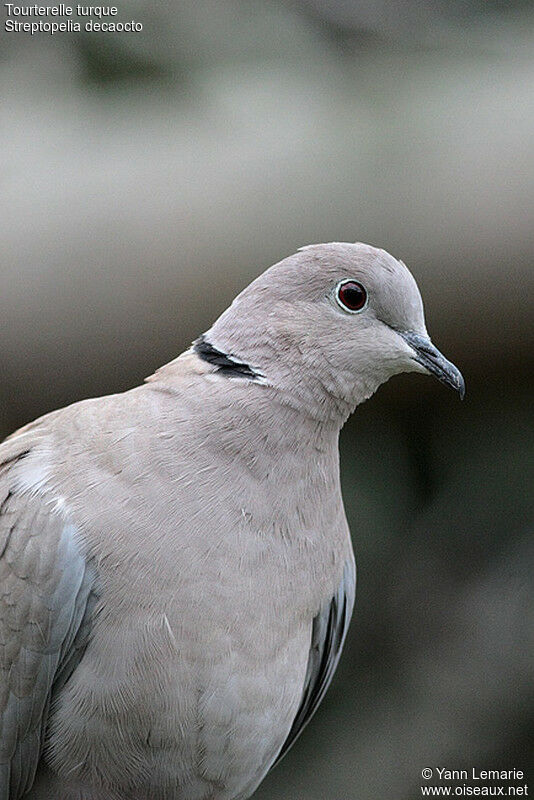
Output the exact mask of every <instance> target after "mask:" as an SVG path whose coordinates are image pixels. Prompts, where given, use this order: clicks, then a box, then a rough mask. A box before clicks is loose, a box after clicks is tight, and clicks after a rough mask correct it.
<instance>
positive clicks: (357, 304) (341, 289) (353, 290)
mask: <svg viewBox="0 0 534 800" xmlns="http://www.w3.org/2000/svg"><path fill="white" fill-rule="evenodd" d="M336 300H337V302H338V304H339V305H340V306H341V308H342V309H343V311H349V312H350V313H351V314H356V313H357V312H358V311H363V309H364V308H365V306H366V305H367V292H366V291H365V288H364V287H363V286H362V285H361V283H358V281H341V283H338V285H337V286H336Z"/></svg>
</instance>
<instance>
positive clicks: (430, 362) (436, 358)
mask: <svg viewBox="0 0 534 800" xmlns="http://www.w3.org/2000/svg"><path fill="white" fill-rule="evenodd" d="M400 335H401V336H402V338H403V339H404V340H405V341H406V342H407V343H408V344H409V345H410V347H411V348H412V350H413V352H414V355H413V360H414V361H416V362H417V363H418V364H420V365H421V366H422V367H424V368H425V369H426V371H427V372H429V373H430V374H431V375H435V376H436V378H437V379H438V380H439V381H441V382H442V383H445V384H447V386H452V388H453V389H456V391H457V392H458V393H459V394H460V397H461V398H462V400H463V398H464V395H465V381H464V379H463V376H462V373H461V372H460V370H459V369H458V368H457V367H455V366H454V364H452V363H451V362H450V361H448V360H447V359H446V358H445V356H444V355H442V353H440V351H439V350H438V349H437V347H434V345H433V344H432V342H431V341H430V339H429V338H428V337H427V336H423V335H422V334H420V333H414V332H412V331H404V332H402V333H401V334H400Z"/></svg>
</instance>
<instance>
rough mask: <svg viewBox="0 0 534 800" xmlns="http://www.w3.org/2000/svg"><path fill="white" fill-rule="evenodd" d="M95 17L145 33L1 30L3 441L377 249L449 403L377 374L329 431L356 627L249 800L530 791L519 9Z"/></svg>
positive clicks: (439, 394)
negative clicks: (340, 424)
mask: <svg viewBox="0 0 534 800" xmlns="http://www.w3.org/2000/svg"><path fill="white" fill-rule="evenodd" d="M118 7H119V15H118V17H117V19H119V20H122V21H128V20H130V19H132V18H133V19H135V20H137V21H140V22H142V24H143V31H142V32H141V33H135V34H128V33H120V34H110V33H106V34H96V33H92V34H88V33H82V34H78V35H76V34H73V33H64V34H56V35H55V36H50V35H49V34H46V33H41V34H38V35H36V36H30V35H29V34H24V33H5V31H4V30H3V27H4V24H3V23H4V18H3V19H2V33H1V34H0V87H1V105H0V136H1V143H2V144H1V148H0V199H1V214H0V230H1V248H0V270H1V276H2V284H1V286H2V290H1V292H0V331H1V333H0V370H1V376H2V378H1V381H0V432H1V433H2V434H7V433H9V432H10V431H12V430H13V429H14V428H16V427H18V426H20V425H22V424H24V423H25V422H27V421H29V420H30V419H32V418H33V417H35V416H37V415H40V414H43V413H45V412H46V411H49V410H51V409H53V408H55V407H58V406H60V405H65V404H68V403H71V402H73V401H76V400H79V399H81V398H84V397H87V396H91V395H98V394H107V393H110V392H115V391H121V390H124V389H127V388H129V387H131V386H133V385H135V384H137V383H139V382H141V381H142V379H143V378H144V377H145V376H146V375H148V374H150V373H151V372H152V371H154V370H155V369H156V367H158V366H159V365H160V364H162V363H164V362H166V361H168V360H170V359H172V358H173V357H174V356H175V355H177V354H178V353H179V352H180V351H181V350H182V349H183V348H185V347H186V346H187V345H188V343H189V342H190V341H191V340H192V339H193V338H194V337H196V336H197V335H198V334H199V333H200V332H201V331H203V330H204V329H206V328H207V327H208V326H209V324H210V322H211V321H212V320H213V319H214V317H215V316H216V315H218V314H219V313H220V312H221V311H222V310H223V309H224V308H225V307H226V305H227V304H228V303H229V301H230V300H231V299H232V297H233V296H234V295H235V293H236V292H237V291H239V290H240V289H241V288H242V287H243V286H244V285H245V284H246V283H248V282H249V280H250V279H252V278H253V277H255V276H256V275H257V274H258V273H259V272H260V271H262V270H263V269H264V268H265V267H267V266H268V265H269V264H271V263H273V262H275V261H277V260H279V259H280V258H282V257H284V256H285V255H288V254H289V253H291V252H293V251H294V250H295V249H296V248H297V247H299V246H300V245H303V244H306V243H310V242H319V241H331V240H348V241H355V240H361V241H366V242H369V243H371V244H374V245H378V246H382V247H385V248H386V249H387V250H389V251H390V252H392V253H393V254H394V255H395V256H397V257H399V258H402V260H403V261H405V262H406V263H407V264H408V266H409V267H410V268H411V269H412V271H413V272H414V274H415V276H416V278H417V280H418V282H419V285H420V287H421V290H422V294H423V297H424V298H425V303H426V311H427V322H428V327H429V330H430V332H431V334H432V337H433V339H434V341H435V342H436V344H437V345H438V346H439V347H440V348H441V349H442V350H443V352H444V353H445V354H446V355H447V356H448V357H449V358H451V359H452V360H453V361H454V362H455V363H456V364H458V366H459V367H460V368H461V369H462V371H463V373H464V375H465V378H466V382H467V397H466V400H465V402H464V403H463V404H460V403H459V402H458V399H457V397H456V396H455V395H454V394H453V393H452V392H451V391H447V390H446V389H445V388H444V387H442V386H441V385H439V384H438V383H437V382H435V381H431V380H430V379H427V378H425V377H424V376H419V375H408V376H402V377H400V378H397V379H394V380H393V381H391V382H390V383H389V384H388V385H386V386H385V387H383V388H381V389H380V391H379V393H378V395H377V396H376V397H375V398H373V400H372V401H370V402H369V403H367V404H365V405H364V406H363V407H361V408H359V409H358V410H357V413H356V414H355V415H354V417H353V418H352V419H351V420H350V422H349V423H348V424H347V426H346V428H345V430H344V431H343V435H342V444H341V446H342V461H343V463H342V473H343V484H344V494H345V500H346V507H347V514H348V517H349V521H350V524H351V529H352V531H353V538H354V545H355V550H356V555H357V560H358V565H359V585H358V593H357V603H356V611H355V617H354V620H353V623H352V627H351V630H350V633H349V639H348V643H347V647H346V652H345V656H344V658H343V659H342V662H341V666H340V668H339V670H338V673H337V676H336V678H335V680H334V683H333V685H332V688H331V690H330V692H329V693H328V695H327V698H326V700H325V701H324V703H323V705H322V707H321V709H320V710H319V712H318V713H317V716H316V718H315V720H314V722H313V723H312V724H311V725H310V727H309V728H308V729H307V730H306V733H305V734H304V735H303V736H302V738H301V740H300V741H299V743H298V745H297V746H295V747H294V749H293V750H292V751H291V753H290V754H289V755H288V756H287V758H286V759H285V760H284V761H283V762H282V763H281V765H280V766H279V767H277V768H276V770H274V771H273V772H272V774H270V775H269V777H268V778H267V779H266V781H265V782H264V784H263V785H262V786H261V788H260V789H259V790H258V792H257V794H256V795H255V797H257V798H258V800H282V798H284V799H288V798H291V800H304V798H306V800H377V798H388V800H415V798H417V797H419V796H420V789H419V786H420V784H421V783H422V782H423V781H421V779H420V773H421V769H422V768H423V767H426V766H430V767H434V766H436V765H437V766H445V767H448V768H451V769H461V768H468V769H470V768H471V767H476V768H478V769H483V768H489V769H512V768H514V767H515V768H518V769H524V770H525V771H527V772H528V771H529V769H530V767H531V766H532V762H533V746H532V745H533V741H534V724H533V723H534V714H533V711H534V692H533V682H532V673H533V656H534V638H533V634H534V624H533V623H534V620H533V616H534V614H533V608H534V588H533V556H534V553H533V548H532V532H533V493H532V482H533V478H534V427H533V425H532V416H533V415H532V393H533V380H532V375H533V365H534V328H533V324H532V323H533V321H534V312H533V301H532V293H533V289H534V269H533V265H534V224H533V222H534V221H533V218H532V217H533V214H532V209H533V206H534V155H533V151H534V3H533V2H528V1H527V0H523V1H522V2H520V0H501V1H499V0H446V1H445V0H443V2H439V0H396V1H394V0H263V1H261V0H179V1H178V0H177V1H176V2H168V0H167V1H161V2H159V3H157V4H154V3H150V2H148V1H147V2H141V1H140V2H131V1H130V0H122V2H120V1H119V2H118ZM3 12H4V8H3V7H2V13H3ZM531 774H534V772H532V773H531ZM533 790H534V787H533Z"/></svg>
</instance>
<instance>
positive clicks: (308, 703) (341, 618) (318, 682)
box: [274, 561, 356, 764]
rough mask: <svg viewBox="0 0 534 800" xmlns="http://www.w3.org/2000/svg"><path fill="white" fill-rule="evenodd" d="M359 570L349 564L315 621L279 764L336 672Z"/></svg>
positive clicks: (313, 711) (279, 755) (309, 717)
mask: <svg viewBox="0 0 534 800" xmlns="http://www.w3.org/2000/svg"><path fill="white" fill-rule="evenodd" d="M355 588H356V570H355V566H354V562H353V561H350V562H347V564H346V566H345V570H344V572H343V580H342V581H341V584H340V585H339V588H338V590H337V592H336V593H335V595H334V596H333V597H332V598H331V599H330V600H329V601H327V602H326V603H324V604H323V606H322V607H321V609H320V611H319V613H318V614H317V616H316V617H315V618H314V620H313V624H312V631H311V643H310V654H309V656H308V667H307V670H306V679H305V681H304V690H303V692H302V699H301V701H300V706H299V709H298V711H297V715H296V717H295V720H294V722H293V725H292V727H291V730H290V731H289V735H288V737H287V739H286V741H285V742H284V745H283V747H282V749H281V750H280V753H279V754H278V757H277V759H276V761H275V762H274V763H275V764H276V763H278V761H280V759H281V758H283V756H284V755H285V754H286V753H287V751H288V750H289V748H290V747H291V746H292V745H293V743H294V742H295V740H296V739H297V737H298V736H300V734H301V733H302V731H303V730H304V728H305V727H306V725H307V724H308V722H309V721H310V719H311V718H312V716H313V715H314V714H315V712H316V710H317V708H318V706H319V703H320V702H321V700H322V699H323V697H324V695H325V692H326V690H327V689H328V687H329V685H330V681H331V680H332V677H333V675H334V672H335V670H336V667H337V664H338V661H339V657H340V656H341V650H342V648H343V643H344V641H345V636H346V633H347V629H348V626H349V622H350V618H351V615H352V608H353V606H354V593H355Z"/></svg>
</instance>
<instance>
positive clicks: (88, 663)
mask: <svg viewBox="0 0 534 800" xmlns="http://www.w3.org/2000/svg"><path fill="white" fill-rule="evenodd" d="M350 279H352V280H354V281H358V282H360V283H361V284H363V286H364V287H365V289H366V291H367V296H368V304H367V305H366V306H365V308H363V310H362V311H361V313H358V314H352V313H349V312H348V310H344V309H343V307H341V306H340V305H339V303H338V302H336V287H337V286H338V285H339V283H340V281H343V280H350ZM410 370H413V371H420V372H433V373H435V374H436V375H437V376H438V377H439V378H440V379H441V380H443V381H445V382H447V383H449V384H450V385H452V386H454V387H455V388H457V389H458V390H459V391H460V392H461V393H463V380H462V378H461V375H460V373H459V372H458V371H457V370H456V368H455V367H453V365H452V364H450V363H449V362H448V361H446V360H445V359H444V358H443V356H441V354H440V353H439V352H438V351H437V350H436V349H435V348H434V347H433V345H431V343H430V341H429V339H428V336H427V333H426V329H425V324H424V316H423V307H422V302H421V298H420V295H419V292H418V289H417V286H416V284H415V281H414V279H413V278H412V276H411V274H410V273H409V272H408V270H407V269H406V267H405V266H404V265H403V264H401V263H400V262H398V261H396V260H395V259H394V258H392V257H391V256H389V255H388V254H387V253H385V252H384V251H382V250H377V249H375V248H372V247H369V246H367V245H362V244H346V243H333V244H327V245H315V246H311V247H308V248H303V249H302V250H301V251H299V252H298V253H297V254H295V255H294V256H291V257H290V258H287V259H285V260H284V261H282V262H280V263H279V264H276V265H275V266H274V267H272V268H271V269H269V270H267V271H266V272H265V273H264V274H263V275H261V276H260V277H259V278H258V279H257V280H256V281H254V282H253V283H252V284H251V285H250V286H249V287H247V288H246V289H245V290H244V291H243V292H242V293H241V294H240V295H239V296H238V297H237V298H236V300H235V301H234V303H233V304H232V305H231V306H230V308H229V309H228V310H227V311H225V312H224V314H222V316H221V317H220V318H219V319H218V320H217V321H216V322H215V324H214V325H213V327H212V328H211V329H210V330H209V331H208V332H207V333H206V334H205V335H204V336H203V337H201V338H200V339H198V340H197V341H196V342H195V344H194V345H193V346H192V348H191V349H190V350H188V351H187V352H186V353H184V354H183V355H181V356H180V357H179V358H177V359H176V360H175V361H173V362H172V363H171V364H168V365H167V366H165V367H163V368H161V369H160V370H158V372H156V374H155V375H153V376H152V377H151V378H149V379H148V381H147V382H146V383H145V384H144V385H143V386H140V387H137V388H135V389H133V390H131V391H129V392H125V393H124V394H119V395H112V396H110V397H103V398H98V399H94V400H86V401H83V402H81V403H77V404H75V405H73V406H70V407H68V408H66V409H62V410H61V411H57V412H54V413H53V414H49V415H48V416H45V417H43V418H42V419H40V420H37V421H36V422H34V423H32V424H31V425H28V426H27V427H26V428H23V429H22V430H20V431H18V432H17V433H16V434H14V435H13V436H12V437H10V438H9V439H8V440H6V441H5V442H4V443H3V444H2V445H1V447H0V464H1V466H0V582H1V583H0V586H1V588H0V731H1V738H0V800H16V799H18V798H20V797H22V796H27V797H29V798H32V800H43V799H44V798H49V800H51V799H52V798H53V799H54V800H58V798H60V799H61V800H75V799H76V800H81V799H82V798H83V800H114V799H115V800H119V798H120V800H244V799H245V798H248V797H250V795H251V794H252V793H253V791H254V790H255V788H256V787H257V786H258V784H259V783H260V782H261V780H262V778H263V777H264V776H265V774H266V773H267V772H268V770H269V769H270V768H271V766H272V765H273V764H274V763H275V761H276V760H277V759H278V758H279V757H281V755H283V754H284V753H285V752H286V751H287V749H288V747H289V746H291V744H292V743H293V741H294V739H295V738H296V737H297V736H298V734H299V733H300V731H301V730H302V728H303V727H304V725H305V724H306V723H307V722H308V720H309V718H310V716H311V715H312V714H313V712H314V711H315V709H316V707H317V705H318V703H319V702H320V701H321V699H322V697H323V695H324V693H325V691H326V688H327V687H328V684H329V682H330V680H331V678H332V674H333V672H334V670H335V667H336V665H337V662H338V659H339V656H340V653H341V648H342V646H343V641H344V638H345V635H346V632H347V626H348V622H349V620H350V615H351V612H352V606H353V602H354V583H355V571H354V559H353V554H352V547H351V543H350V537H349V532H348V527H347V523H346V519H345V514H344V510H343V503H342V499H341V490H340V483H339V466H338V445H337V442H338V434H339V430H340V428H341V426H342V425H343V423H344V421H345V420H346V418H347V416H348V415H349V414H350V413H351V412H352V411H353V410H354V408H355V407H356V405H357V404H358V403H360V402H362V401H363V400H365V399H366V398H367V397H369V396H370V395H371V394H372V393H373V392H374V391H375V390H376V389H377V387H378V386H379V385H380V384H381V383H383V382H384V381H385V380H387V379H388V378H389V377H391V376H392V375H394V374H396V373H399V372H402V371H410ZM28 791H29V793H28V794H26V792H28Z"/></svg>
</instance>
